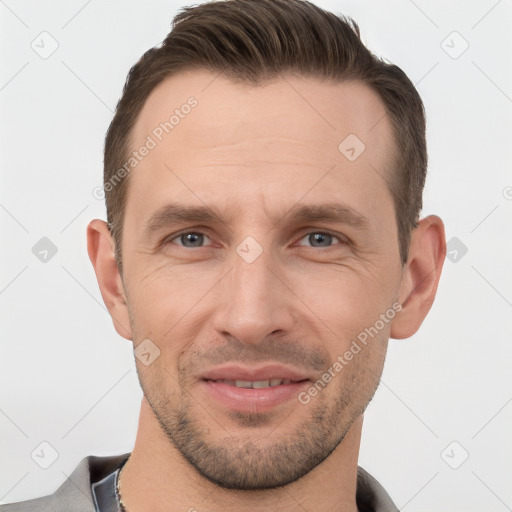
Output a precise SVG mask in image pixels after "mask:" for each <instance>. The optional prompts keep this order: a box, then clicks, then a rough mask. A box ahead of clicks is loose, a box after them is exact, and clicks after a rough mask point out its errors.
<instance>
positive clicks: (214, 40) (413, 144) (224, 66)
mask: <svg viewBox="0 0 512 512" xmlns="http://www.w3.org/2000/svg"><path fill="white" fill-rule="evenodd" d="M197 68H199V69H205V70H209V71H212V72H215V73H223V74H225V75H226V76H227V77H228V78H230V79H232V80H233V81H235V82H245V83H250V84H253V85H258V84H261V83H262V82H263V81H265V80H269V79H272V78H275V77H277V76H278V75H279V74H280V73H283V72H288V71H289V72H292V73H295V74H298V75H300V76H303V77H312V78H319V79H324V80H331V81H333V82H335V83H338V82H343V81H347V80H358V81H361V82H363V83H364V84H366V85H368V86H369V87H371V88H372V89H373V90H374V91H375V92H376V93H377V94H378V95H379V97H380V98H381V100H382V102H383V104H384V106H385V108H386V110H387V114H388V116H389V118H390V120H391V123H392V126H393V131H394V139H395V144H396V148H394V149H395V151H394V154H395V158H394V160H395V161H394V168H393V172H392V173H390V176H389V177H388V178H385V179H386V180H387V183H388V187H389V190H390V192H391V194H392V197H393V200H394V207H395V216H396V221H397V229H398V238H399V250H400V257H401V260H402V264H403V263H405V262H406V261H407V258H408V251H409V242H410V235H411V230H412V228H413V227H416V226H417V220H418V217H419V213H420V210H421V208H422V193H423V187H424V183H425V176H426V170H427V150H426V140H425V114H424V110H423V104H422V101H421V99H420V96H419V94H418V92H417V91H416V89H415V87H414V85H413V84H412V82H411V81H410V80H409V79H408V78H407V76H406V75H405V73H404V72H403V71H402V70H401V69H400V68H399V67H397V66H395V65H393V64H390V63H387V62H385V61H383V60H382V59H379V58H377V57H376V56H375V55H373V54H372V53H371V52H370V51H369V50H368V49H367V48H366V47H365V46H364V44H363V43H362V42H361V38H360V33H359V27H358V26H357V24H356V23H355V22H354V21H353V20H352V19H351V18H347V17H345V16H342V15H336V14H333V13H331V12H327V11H325V10H323V9H321V8H320V7H317V6H316V5H314V4H312V3H310V2H308V1H305V0H220V1H213V2H207V3H203V4H200V5H198V6H193V7H184V8H182V10H181V11H180V12H179V13H178V14H177V15H176V17H175V18H174V20H173V24H172V30H171V32H170V33H169V34H168V35H167V37H166V38H165V40H164V42H163V43H162V45H160V46H157V47H155V48H151V49H150V50H148V51H147V52H146V53H145V54H144V55H143V56H142V57H141V58H140V60H139V61H138V62H137V63H136V64H135V65H134V66H133V67H132V68H131V70H130V72H129V74H128V77H127V79H126V83H125V85H124V88H123V93H122V96H121V99H120V100H119V102H118V104H117V108H116V113H115V115H114V118H113V120H112V122H111V124H110V127H109V129H108V132H107V135H106V138H105V158H104V189H105V200H106V206H107V220H108V223H109V227H110V230H111V234H112V236H113V239H114V242H115V247H116V259H117V263H118V266H119V270H120V272H121V273H122V260H121V235H122V228H123V218H124V212H125V203H126V196H127V187H128V183H129V180H128V177H129V175H126V176H125V177H124V179H122V180H121V181H119V184H116V186H112V183H113V182H112V180H113V178H116V172H118V170H119V169H120V168H121V167H122V166H123V164H124V163H125V162H126V161H127V159H128V158H129V156H128V155H129V154H130V146H131V134H132V131H133V127H134V125H135V122H136V120H137V117H138V115H139V113H140V111H141V109H142V107H143V105H144V103H145V101H146V100H147V98H148V96H149V95H150V94H151V92H152V90H153V89H154V88H155V87H156V86H157V85H158V84H159V83H160V82H162V81H163V80H164V79H166V78H168V77H170V76H172V75H174V74H176V73H177V72H179V71H184V70H190V69H197ZM340 142H341V141H340ZM123 176H124V173H123ZM107 184H110V186H109V187H108V188H107V186H106V185H107Z"/></svg>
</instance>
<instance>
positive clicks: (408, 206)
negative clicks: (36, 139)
mask: <svg viewBox="0 0 512 512" xmlns="http://www.w3.org/2000/svg"><path fill="white" fill-rule="evenodd" d="M426 165H427V155H426V147H425V119H424V113H423V106H422V103H421V100H420V98H419V96H418V93H417V91H416V90H415V88H414V86H413V85H412V84H411V82H410V81H409V80H408V78H407V77H406V76H405V74H404V73H403V72H402V71H401V70H400V69H399V68H397V67H396V66H393V65H391V64H387V63H384V62H383V61H381V60H379V59H377V58H376V57H375V56H373V55H372V54H371V53H370V52H369V51H368V50H367V49H366V48H365V47H364V45H363V44H362V43H361V41H360V39H359V30H358V28H357V25H355V23H353V22H351V21H350V20H346V19H344V18H342V17H339V16H335V15H334V14H331V13H328V12H325V11H323V10H321V9H320V8H318V7H316V6H314V5H313V4H311V3H308V2H305V1H302V0H228V1H216V2H209V3H205V4H202V5H199V6H197V7H194V8H186V9H184V10H183V11H182V12H181V13H180V14H178V16H177V17H176V18H175V21H174V27H173V30H172V31H171V33H170V34H169V35H168V36H167V38H166V40H165V41H164V43H163V45H162V46H161V47H158V48H153V49H151V50H149V51H148V52H146V54H145V55H144V56H143V57H142V58H141V60H140V61H139V62H138V63H137V64H136V65H135V66H134V67H133V68H132V70H131V71H130V74H129V76H128V79H127V82H126V85H125V88H124V91H123V96H122V98H121V100H120V102H119V104H118V106H117V111H116V114H115V117H114V119H113V121H112V124H111V126H110V128H109V130H108V133H107V137H106V142H105V173H104V189H105V193H106V204H107V218H108V223H105V222H103V221H101V220H93V221H92V222H91V223H90V224H89V226H88V230H87V238H88V252H89V257H90V259H91V262H92V264H93V266H94V269H95V272H96V276H97V279H98V284H99V287H100V290H101V293H102V296H103V299H104V301H105V304H106V306H107V307H108V310H109V312H110V314H111V316H112V319H113V323H114V326H115V329H116V330H117V332H118V333H119V334H120V335H121V336H122V337H124V338H126V339H128V340H131V341H132V342H133V345H134V351H135V356H136V359H135V362H136V366H137V372H138V375H139V380H140V384H141V387H142V389H143V392H144V398H143V400H142V405H141V412H140V422H139V429H138V432H137V438H136V442H135V446H134V449H133V451H132V452H131V453H127V454H122V455H119V456H114V457H93V456H90V457H87V458H85V459H83V460H82V462H81V463H80V464H79V466H78V467H77V468H76V470H75V471H74V473H73V474H72V475H71V476H70V478H69V479H68V480H67V481H66V482H64V483H63V484H62V486H61V487H60V488H59V489H58V490H57V491H56V492H55V493H54V494H53V495H52V496H47V497H43V498H38V499H35V500H30V501H26V502H22V503H18V504H11V505H5V506H3V507H1V510H3V511H6V512H11V511H29V510H38V511H39V510H48V511H50V510H51V511H55V510H66V511H75V510H77V511H78V510H80V511H90V512H94V511H98V512H105V511H114V510H126V511H128V512H142V511H149V510H151V511H164V510H165V511H178V510H188V511H194V510H197V511H213V510H237V511H241V510H242V511H267V510H279V511H292V510H308V511H313V510H315V511H347V512H348V511H350V512H354V511H357V510H360V511H363V510H364V511H367V510H376V511H392V510H397V508H396V506H395V505H394V504H393V501H392V499H391V498H390V496H389V495H388V494H387V492H386V491H385V490H384V489H383V488H382V486H381V485H380V484H379V483H378V481H377V480H376V479H374V478H373V477H372V476H371V475H369V474H368V473H367V472H366V471H365V470H364V469H362V468H360V467H358V464H357V461H358V453H359V446H360V438H361V429H362V422H363V414H364V411H365V409H366V407H367V405H368V403H369V402H370V400H371V399H372V397H373V395H374V393H375V390H376V388H377V386H378V383H379V380H380V376H381V373H382V368H383V364H384V360H385V355H386V350H387V344H388V339H389V337H393V338H397V339H401V338H407V337H409V336H411V335H412V334H414V333H415V332H416V331H417V329H418V328H419V326H420V325H421V323H422V321H423V319H424V318H425V316H426V315H427V313H428V311H429V309H430V307H431V305H432V303H433V300H434V297H435V293H436V290H437V285H438V282H439V277H440V273H441V269H442V265H443V261H444V257H445V252H446V249H445V237H444V227H443V223H442V221H441V220H440V219H439V218H438V217H437V216H434V215H431V216H428V217H426V218H423V219H421V220H420V219H419V212H420V210H421V207H422V190H423V185H424V181H425V174H426Z"/></svg>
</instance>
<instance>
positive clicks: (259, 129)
mask: <svg viewBox="0 0 512 512" xmlns="http://www.w3.org/2000/svg"><path fill="white" fill-rule="evenodd" d="M385 112H386V111H385V108H384V105H383V104H382V102H381V100H380V98H379V97H378V95H377V94H376V93H375V92H374V91H373V90H371V89H370V88H369V87H368V86H366V85H364V84H363V83H360V82H353V81H352V82H344V83H336V84H334V83H330V82H325V81H324V82H322V81H319V80H317V79H313V78H304V77H298V76H293V75H281V76H279V77H278V78H276V79H275V80H273V81H272V82H270V83H266V84H264V85H257V86H254V85H250V84H247V83H235V82H233V81H231V80H230V79H228V78H226V77H225V76H223V75H221V74H214V73H211V72H209V71H206V70H189V71H186V72H182V73H179V74H177V75H175V76H173V77H170V78H168V79H166V80H164V81H163V82H162V83H161V84H159V85H158V86H157V87H156V88H155V90H154V91H153V92H152V93H151V95H150V96H149V97H148V99H147V101H146V103H145V105H144V107H143V109H142V110H141V113H140V115H139V118H138V119H137V122H136V124H135V127H134V130H133V133H132V143H133V148H134V149H135V150H137V148H140V147H142V146H144V145H148V144H147V142H148V140H149V139H151V141H152V143H151V146H152V149H151V150H150V151H148V152H147V155H146V156H145V157H144V158H143V159H141V160H140V162H139V163H138V164H137V167H136V170H134V171H132V173H131V178H130V180H131V183H130V187H129V191H128V198H127V199H128V201H127V210H129V209H130V205H132V206H133V205H134V204H135V205H136V207H137V209H138V213H139V214H140V215H143V216H144V215H146V217H147V216H148V215H149V214H150V212H151V211H154V210H156V209H157V208H158V207H159V206H161V205H163V204H165V202H170V201H171V200H175V199H176V198H178V197H179V196H181V197H182V198H183V197H184V195H183V194H185V195H186V196H187V198H188V200H187V201H186V202H188V203H190V202H194V201H195V202H198V201H199V199H201V200H202V201H203V200H206V201H214V202H215V203H216V205H218V206H219V207H220V208H223V207H224V206H225V205H228V204H231V205H232V206H233V208H235V207H238V210H240V207H241V206H243V204H242V203H244V204H246V205H248V204H251V205H253V206H254V205H256V204H262V205H263V207H264V208H263V209H264V210H265V211H271V208H270V207H269V208H268V209H267V207H266V205H265V204H263V203H267V202H268V201H270V200H271V199H272V198H274V199H275V198H277V197H280V198H282V197H283V194H282V193H283V190H286V191H287V192H288V195H289V198H290V202H291V203H293V202H294V201H297V200H298V199H299V198H300V196H301V195H303V194H304V193H305V192H306V189H307V188H311V185H312V184H313V183H316V182H319V185H315V186H314V187H313V188H312V190H311V192H309V195H310V197H311V198H313V197H314V196H315V194H316V195H317V196H318V197H317V199H320V198H321V196H322V197H323V196H325V194H328V195H329V199H331V200H334V201H336V200H340V201H342V200H343V199H344V197H343V196H344V195H345V194H344V192H343V191H347V194H349V195H352V196H353V198H352V199H353V201H354V202H355V203H358V202H359V203H361V202H362V203H365V205H366V207H368V208H370V209H373V210H374V213H375V214H378V212H377V210H376V206H377V205H375V204H373V205H372V201H373V202H374V199H375V194H377V193H381V194H382V193H384V192H385V190H386V188H387V187H386V176H387V175H388V174H389V169H388V168H389V167H390V165H389V164H390V163H391V162H392V159H393V158H392V157H393V153H394V141H393V137H392V129H391V125H390V123H389V120H388V118H387V116H386V115H385ZM359 153H360V155H359ZM354 156H355V157H356V158H354ZM329 170H332V172H329ZM320 181H321V183H320ZM171 196H172V197H171ZM194 196H195V197H194ZM355 196H357V197H355ZM237 198H238V199H239V200H240V202H239V204H237V205H235V204H234V203H235V202H236V199H237ZM240 198H243V201H242V200H241V199H240ZM344 202H346V201H344ZM352 206H358V205H357V204H353V205H352ZM359 206H361V205H359Z"/></svg>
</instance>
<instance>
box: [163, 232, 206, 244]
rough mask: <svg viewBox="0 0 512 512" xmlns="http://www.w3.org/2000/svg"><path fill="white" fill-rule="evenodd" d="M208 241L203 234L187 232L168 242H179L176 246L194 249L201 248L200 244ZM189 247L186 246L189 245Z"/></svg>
mask: <svg viewBox="0 0 512 512" xmlns="http://www.w3.org/2000/svg"><path fill="white" fill-rule="evenodd" d="M205 238H206V239H208V237H207V236H206V235H205V234H203V233H198V232H196V231H189V232H187V233H182V234H181V235H178V236H176V237H174V238H173V239H172V240H170V242H172V241H174V240H180V241H181V243H180V244H177V245H182V246H183V247H187V248H194V247H201V246H202V242H204V239H205ZM189 243H190V245H187V244H189Z"/></svg>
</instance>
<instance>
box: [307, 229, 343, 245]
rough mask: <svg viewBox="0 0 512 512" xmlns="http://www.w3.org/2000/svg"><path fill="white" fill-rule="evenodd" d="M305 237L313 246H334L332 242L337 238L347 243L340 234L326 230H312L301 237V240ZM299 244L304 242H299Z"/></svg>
mask: <svg viewBox="0 0 512 512" xmlns="http://www.w3.org/2000/svg"><path fill="white" fill-rule="evenodd" d="M305 239H307V241H308V242H309V243H311V247H326V248H329V247H332V243H331V242H332V241H333V239H337V240H338V241H339V242H341V243H342V244H344V243H346V242H345V241H344V240H342V239H341V238H340V237H339V236H336V235H332V234H331V233H326V232H324V231H312V232H311V233H309V234H307V235H306V236H304V237H302V238H301V240H305ZM298 245H304V244H301V243H299V244H298Z"/></svg>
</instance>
